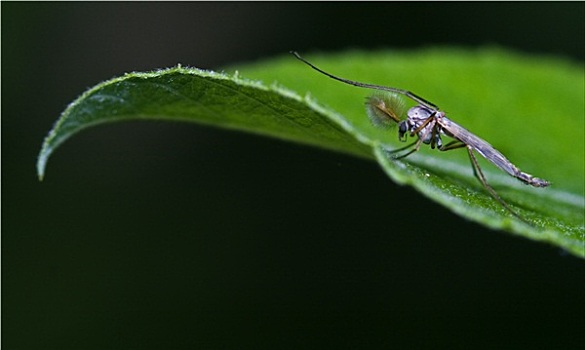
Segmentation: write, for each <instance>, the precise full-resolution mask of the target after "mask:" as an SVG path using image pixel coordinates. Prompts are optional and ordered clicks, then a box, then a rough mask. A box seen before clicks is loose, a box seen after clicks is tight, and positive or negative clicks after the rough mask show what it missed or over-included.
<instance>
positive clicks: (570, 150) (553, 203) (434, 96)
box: [37, 48, 585, 257]
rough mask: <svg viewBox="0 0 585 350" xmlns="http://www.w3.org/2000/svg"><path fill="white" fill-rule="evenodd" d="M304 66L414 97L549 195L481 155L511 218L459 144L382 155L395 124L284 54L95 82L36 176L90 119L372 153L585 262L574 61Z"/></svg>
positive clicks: (416, 57)
mask: <svg viewBox="0 0 585 350" xmlns="http://www.w3.org/2000/svg"><path fill="white" fill-rule="evenodd" d="M306 58H309V59H310V60H311V61H312V62H313V63H315V64H316V65H317V66H319V67H320V68H322V69H325V70H327V71H329V72H330V73H333V74H336V75H339V76H342V77H344V78H347V79H352V80H357V81H361V82H367V83H374V84H380V85H386V86H392V87H398V88H402V89H407V90H410V91H414V92H415V93H416V94H418V95H420V96H422V97H424V98H425V99H427V100H430V101H432V102H433V103H435V104H437V105H439V106H440V107H441V109H442V110H443V111H446V113H447V115H448V116H449V118H450V119H451V120H453V121H455V122H457V123H459V124H461V125H462V126H464V127H465V128H466V129H468V130H470V131H472V132H473V133H475V134H476V135H478V136H480V137H482V138H483V139H485V140H487V141H488V142H489V143H490V144H492V145H493V146H494V147H496V148H497V149H498V150H499V151H501V152H502V153H504V154H505V155H506V156H507V157H508V158H509V159H510V160H511V161H512V162H513V163H515V164H516V166H518V167H519V168H520V169H522V170H523V171H526V172H528V173H530V174H533V175H535V176H538V177H541V178H545V179H547V180H549V181H551V182H552V183H553V185H552V186H551V187H548V188H544V189H543V188H532V187H531V186H527V185H524V184H522V183H520V182H519V181H517V180H516V179H514V178H511V177H510V176H508V175H507V174H505V173H503V172H501V171H500V170H499V169H497V168H495V167H494V166H493V165H491V164H490V163H488V162H486V161H483V160H482V159H480V164H481V167H482V169H483V172H484V173H485V174H486V177H487V179H488V182H489V183H490V184H491V185H492V186H493V187H494V188H495V189H496V191H497V192H498V193H499V194H500V196H502V198H504V199H505V200H506V201H507V202H508V203H509V204H510V205H511V206H512V207H513V209H514V210H515V211H517V212H518V213H519V214H520V215H521V216H522V217H523V218H525V219H527V220H528V221H530V222H531V223H533V224H532V225H528V224H526V223H524V222H522V221H521V220H518V219H516V218H514V217H513V216H511V215H510V214H509V213H508V212H507V211H505V210H504V209H503V208H502V207H501V206H500V205H499V204H498V203H497V202H496V201H495V200H493V198H492V197H490V196H489V194H488V193H487V192H486V191H485V190H484V189H483V188H482V186H481V184H480V183H479V182H478V181H477V179H476V178H475V177H474V176H473V171H472V168H471V165H470V163H469V159H468V157H467V155H466V152H465V151H464V150H460V151H450V152H438V151H437V150H432V149H430V148H428V147H423V148H421V151H419V152H417V153H416V154H414V155H412V156H410V157H408V158H406V159H402V160H395V159H393V158H391V157H390V156H389V155H388V152H387V151H388V150H391V149H395V148H398V147H401V146H403V145H404V144H402V143H400V142H398V140H397V130H396V129H394V130H383V129H380V128H375V127H374V126H372V125H371V124H370V121H369V119H368V118H367V117H366V116H365V111H364V100H365V97H367V96H368V95H369V94H371V93H372V92H371V91H368V90H366V89H360V88H356V87H353V86H348V85H345V84H342V83H340V82H337V81H334V80H332V79H329V78H327V77H325V76H323V75H320V74H319V73H317V72H315V71H313V70H311V69H310V68H309V67H307V66H306V65H304V64H302V63H300V62H299V61H297V60H295V59H294V57H292V56H289V55H286V56H283V57H281V58H277V59H273V60H267V61H263V62H259V63H257V64H247V65H238V67H237V70H238V72H235V70H234V69H226V72H228V73H229V74H220V73H215V72H209V71H202V70H199V69H195V68H183V67H175V68H171V69H165V70H160V71H154V72H148V73H129V74H126V75H124V76H122V77H119V78H115V79H112V80H109V81H106V82H103V83H101V84H98V85H97V86H95V87H94V88H92V89H90V90H88V91H87V92H85V93H84V94H83V95H81V96H80V97H79V98H78V99H76V100H75V101H74V102H72V103H71V104H70V105H69V106H68V108H67V109H66V110H65V111H64V112H63V114H62V116H61V117H60V118H59V120H58V121H57V123H56V124H55V126H54V128H53V130H52V131H51V132H50V133H49V135H48V136H47V138H46V140H45V142H44V144H43V147H42V150H41V153H40V155H39V158H38V163H37V170H38V174H39V177H41V178H42V177H43V176H44V173H45V166H46V163H47V160H48V157H49V156H50V155H51V154H52V153H53V151H54V150H55V148H56V147H58V146H59V145H60V144H61V143H62V142H63V141H65V140H66V139H67V138H69V137H70V136H72V135H74V134H75V133H77V132H78V131H80V130H82V129H84V128H87V127H90V126H93V125H96V124H99V123H106V122H117V121H123V120H130V119H134V120H135V119H156V120H175V121H176V120H180V121H187V122H196V123H203V124H209V125H214V126H218V127H224V128H231V129H238V130H243V131H248V132H253V133H257V134H262V135H267V136H272V137H276V138H280V139H284V140H290V141H294V142H300V143H305V144H310V145H315V146H318V147H324V148H327V149H331V150H334V151H340V152H345V153H349V154H353V155H356V156H360V157H366V158H371V159H376V160H377V161H378V162H379V163H380V165H381V166H382V168H383V169H384V171H385V172H386V173H387V174H388V175H389V176H390V177H391V178H392V179H393V180H394V181H396V182H398V183H402V184H408V185H411V186H413V187H415V188H416V189H417V190H419V191H420V192H421V193H423V194H424V195H426V196H427V197H429V198H431V199H433V200H435V201H437V202H439V203H441V204H443V205H445V206H446V207H448V208H450V209H451V210H453V211H454V212H456V213H458V214H460V215H462V216H464V217H466V218H469V219H471V220H474V221H476V222H479V223H482V224H484V225H486V226H489V227H492V228H495V229H502V230H505V231H508V232H511V233H515V234H519V235H522V236H525V237H528V238H530V239H534V240H539V241H546V242H549V243H552V244H555V245H557V246H559V247H562V248H564V249H566V250H567V251H569V252H571V253H573V254H575V255H577V256H581V257H585V246H584V244H585V243H584V242H585V228H584V210H585V200H584V195H583V194H584V183H585V176H584V172H585V171H584V167H585V166H584V150H585V145H584V138H583V130H585V125H584V120H585V116H584V113H585V112H584V111H585V103H584V95H585V91H584V90H585V89H584V79H583V76H584V72H583V67H582V65H579V64H577V63H573V62H569V61H566V60H562V59H558V58H550V57H534V56H525V55H518V54H514V53H510V52H507V51H503V50H500V49H493V48H490V49H481V50H475V51H467V50H459V49H427V50H421V51H416V52H396V51H382V52H374V53H364V52H348V53H344V54H339V55H320V56H319V55H310V56H308V57H306ZM240 76H245V77H246V79H243V78H240ZM249 78H250V79H254V81H252V80H249ZM285 86H286V88H284V87H285ZM294 91H297V92H294ZM478 157H479V156H478ZM480 158H481V157H480Z"/></svg>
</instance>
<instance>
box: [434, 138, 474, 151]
mask: <svg viewBox="0 0 585 350" xmlns="http://www.w3.org/2000/svg"><path fill="white" fill-rule="evenodd" d="M466 146H467V145H466V144H464V143H463V142H461V141H459V140H454V141H451V142H449V143H448V144H446V145H443V146H441V147H439V151H450V150H452V149H458V148H461V147H466Z"/></svg>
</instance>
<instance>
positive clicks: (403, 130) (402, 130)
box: [398, 120, 408, 134]
mask: <svg viewBox="0 0 585 350" xmlns="http://www.w3.org/2000/svg"><path fill="white" fill-rule="evenodd" d="M406 130H408V126H407V125H406V120H403V121H402V122H400V124H399V125H398V132H399V133H400V134H404V133H406Z"/></svg>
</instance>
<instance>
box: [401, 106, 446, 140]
mask: <svg viewBox="0 0 585 350" xmlns="http://www.w3.org/2000/svg"><path fill="white" fill-rule="evenodd" d="M444 115H445V114H444V113H443V112H440V111H435V110H432V109H430V108H427V107H424V106H421V105H418V106H415V107H412V108H411V109H409V110H408V118H407V119H406V120H404V121H402V122H401V123H400V126H399V129H398V133H399V138H400V140H402V141H404V140H405V139H406V138H405V134H406V133H407V132H409V133H410V135H411V136H413V134H414V133H415V132H417V130H418V129H419V128H421V126H422V125H424V124H425V123H426V125H424V127H422V128H421V129H420V130H418V133H417V136H418V137H419V138H421V139H422V142H423V143H425V144H429V143H431V141H432V138H433V135H434V137H435V140H434V142H433V145H436V146H438V147H441V145H442V144H443V143H442V141H441V134H444V131H443V128H442V127H441V125H440V124H438V123H437V122H436V119H439V118H442V117H443V116H444ZM429 118H433V119H435V120H431V121H428V122H427V120H428V119H429ZM433 128H435V132H434V133H433Z"/></svg>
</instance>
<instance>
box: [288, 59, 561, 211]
mask: <svg viewBox="0 0 585 350" xmlns="http://www.w3.org/2000/svg"><path fill="white" fill-rule="evenodd" d="M291 53H292V54H293V55H295V57H296V58H298V59H299V60H301V61H302V62H304V63H306V64H307V65H309V66H310V67H311V68H313V69H315V70H316V71H318V72H320V73H322V74H325V75H327V76H328V77H330V78H333V79H335V80H338V81H341V82H343V83H346V84H349V85H353V86H358V87H363V88H368V89H375V90H381V91H385V92H386V93H387V94H386V95H380V94H378V95H373V96H371V97H369V99H368V100H367V103H366V106H367V112H368V116H369V117H370V119H371V120H372V122H373V123H374V124H375V125H382V126H386V125H390V124H393V123H398V138H399V140H400V141H406V139H407V137H408V136H410V137H414V136H416V137H417V138H418V139H417V140H416V141H415V142H413V143H411V144H409V145H407V146H405V147H402V148H400V149H397V150H393V151H390V152H389V153H391V154H397V153H400V152H402V151H405V150H408V151H407V152H405V153H403V154H401V155H397V156H395V158H397V159H399V158H404V157H407V156H409V155H410V154H412V153H414V152H416V151H418V150H419V149H420V146H421V145H422V144H423V143H424V144H428V145H430V146H431V148H437V149H438V150H439V151H449V150H453V149H458V148H463V147H464V148H466V149H467V153H468V155H469V159H470V160H471V164H472V167H473V173H474V174H475V176H476V177H477V178H478V180H479V181H480V182H481V184H482V185H483V186H484V188H485V189H486V190H487V191H488V192H489V193H490V194H491V195H492V197H494V198H495V199H496V200H497V201H498V202H499V203H500V204H501V205H502V206H503V207H504V208H506V209H507V210H508V211H509V212H510V213H512V214H513V215H514V216H516V217H517V218H519V219H521V220H522V221H525V220H524V219H523V218H521V217H520V216H519V215H518V214H516V213H515V212H514V211H513V210H512V209H511V208H510V206H509V205H508V204H507V203H506V202H505V201H504V200H503V199H502V198H501V197H500V196H499V195H498V194H497V193H496V191H495V190H494V189H493V188H492V187H491V186H490V185H489V184H488V183H487V181H486V179H485V176H484V175H483V172H482V171H481V168H480V167H479V163H478V162H477V158H476V157H475V154H474V151H475V152H477V153H479V154H480V155H481V156H482V157H484V158H485V159H487V160H488V161H490V162H492V163H493V164H494V165H495V166H497V167H498V168H500V169H501V170H503V171H505V172H506V173H508V174H509V175H511V176H513V177H515V178H517V179H519V180H520V181H522V182H524V183H525V184H528V185H532V186H534V187H546V186H549V185H550V182H548V181H546V180H543V179H540V178H537V177H534V176H532V175H530V174H527V173H525V172H522V171H520V169H518V168H517V167H516V166H515V165H514V164H512V162H510V161H509V160H508V159H507V158H506V157H505V156H504V155H503V154H502V153H500V152H499V151H498V150H496V149H495V148H494V147H492V145H490V144H489V143H488V142H486V141H484V140H483V139H481V138H479V137H478V136H476V135H474V134H472V133H471V132H469V131H468V130H467V129H465V128H463V127H462V126H461V125H459V124H457V123H455V122H454V121H452V120H450V119H449V118H447V116H446V115H445V113H444V112H442V111H440V110H439V107H437V106H436V105H435V104H433V103H431V102H429V101H427V100H425V99H423V98H422V97H420V96H417V95H416V94H414V93H412V92H410V91H407V90H402V89H397V88H392V87H387V86H381V85H374V84H366V83H360V82H357V81H352V80H348V79H344V78H340V77H337V76H334V75H332V74H330V73H327V72H325V71H323V70H321V69H319V68H317V67H316V66H314V65H313V64H311V63H309V62H308V61H306V60H305V59H303V58H302V57H301V56H299V54H298V53H296V52H291ZM398 95H403V96H406V97H408V98H410V99H412V100H413V101H415V102H417V103H418V105H416V106H414V107H412V108H410V109H409V110H408V112H407V118H406V119H404V120H401V116H402V114H403V111H402V110H403V103H401V102H400V101H401V99H400V98H399V96H398ZM441 136H447V137H449V138H452V139H453V140H452V141H450V142H448V143H446V144H443V140H442V139H441Z"/></svg>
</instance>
